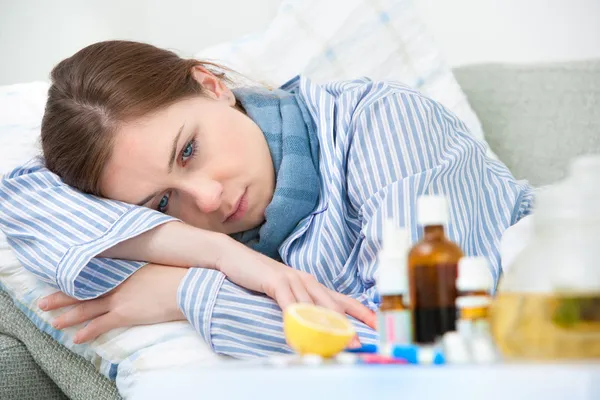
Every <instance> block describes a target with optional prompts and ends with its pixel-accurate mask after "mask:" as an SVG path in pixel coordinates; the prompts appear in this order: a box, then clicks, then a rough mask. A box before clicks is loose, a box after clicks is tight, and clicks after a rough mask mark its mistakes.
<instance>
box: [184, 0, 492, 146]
mask: <svg viewBox="0 0 600 400" xmlns="http://www.w3.org/2000/svg"><path fill="white" fill-rule="evenodd" d="M196 57H197V58H199V59H205V60H213V61H216V62H218V63H221V64H223V65H225V66H228V67H230V68H232V69H234V70H235V71H237V72H240V73H241V74H243V75H244V76H245V77H247V78H250V79H252V80H256V81H259V82H262V83H267V84H271V85H273V86H280V85H282V84H283V83H285V82H286V81H287V80H289V79H291V78H292V77H294V76H295V75H298V74H303V75H306V76H308V77H310V78H311V79H313V80H315V81H317V82H323V81H331V80H344V79H354V78H357V77H361V76H366V77H369V78H371V79H373V80H396V81H401V82H403V83H405V84H407V85H409V86H411V87H413V88H415V89H417V90H419V91H421V92H422V93H424V94H425V95H427V96H429V97H431V98H433V99H435V100H437V101H439V102H440V103H442V104H444V105H445V106H446V107H448V108H449V109H450V110H452V111H453V112H454V113H455V114H456V115H458V117H459V118H461V119H462V120H463V121H464V122H465V123H466V124H467V126H468V127H469V129H470V130H471V133H472V134H473V136H475V137H476V138H478V139H481V140H484V135H483V131H482V129H481V123H480V122H479V119H478V118H477V116H476V115H475V113H474V112H473V110H472V109H471V106H470V105H469V103H468V102H467V99H466V96H465V95H464V93H463V92H462V90H461V88H460V86H459V85H458V83H457V81H456V79H455V78H454V76H453V75H452V72H451V70H450V68H449V67H448V65H446V63H445V61H444V60H443V57H442V56H441V54H440V51H439V50H438V48H437V47H436V45H435V44H434V42H433V39H432V37H431V36H430V34H429V32H427V30H426V29H425V26H424V23H423V22H422V21H421V19H420V17H419V15H418V13H417V11H416V9H415V7H414V5H413V3H412V1H411V0H379V1H368V0H343V1H341V0H340V1H321V0H306V1H301V0H287V1H284V3H283V4H282V6H281V8H280V9H279V11H278V13H277V15H276V17H275V19H274V20H273V22H272V23H271V25H270V26H269V28H268V29H267V30H266V31H265V32H264V33H262V34H258V35H251V36H246V37H244V38H242V39H239V40H235V41H233V42H229V43H224V44H220V45H217V46H214V47H211V48H208V49H205V50H203V51H201V52H199V53H197V54H196Z"/></svg>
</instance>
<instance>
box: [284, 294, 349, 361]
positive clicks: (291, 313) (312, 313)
mask: <svg viewBox="0 0 600 400" xmlns="http://www.w3.org/2000/svg"><path fill="white" fill-rule="evenodd" d="M283 331H284V333H285V337H286V340H287V342H288V344H289V345H290V346H291V347H292V348H293V349H294V350H296V351H297V352H298V353H300V354H317V355H320V356H321V357H332V356H334V355H336V354H337V353H339V352H340V351H342V350H344V349H345V348H346V346H348V344H349V343H350V341H351V340H352V338H353V337H354V336H355V335H356V332H355V331H354V327H353V326H352V324H351V323H350V321H348V318H346V317H345V316H343V315H341V314H338V313H337V312H335V311H331V310H328V309H326V308H323V307H319V306H315V305H312V304H301V303H297V304H293V305H291V306H289V307H288V308H287V309H286V310H285V312H284V314H283Z"/></svg>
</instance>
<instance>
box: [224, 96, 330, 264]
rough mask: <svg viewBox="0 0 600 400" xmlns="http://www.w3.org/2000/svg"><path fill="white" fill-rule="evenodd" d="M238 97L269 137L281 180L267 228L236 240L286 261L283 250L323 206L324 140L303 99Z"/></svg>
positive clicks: (269, 209) (277, 182)
mask: <svg viewBox="0 0 600 400" xmlns="http://www.w3.org/2000/svg"><path fill="white" fill-rule="evenodd" d="M233 92H234V94H235V96H236V99H237V100H238V101H239V102H240V103H241V105H242V106H243V107H244V109H245V110H246V114H247V115H248V117H250V118H251V119H252V120H253V121H254V122H255V123H256V124H257V125H258V126H259V127H260V129H261V130H262V131H263V134H264V135H265V138H266V139H267V143H268V145H269V150H270V152H271V158H272V159H273V166H274V167H275V177H276V178H275V192H274V194H273V200H272V201H271V203H269V205H268V206H267V208H266V210H265V222H264V223H263V224H262V225H261V226H259V227H257V228H255V229H252V230H249V231H245V232H242V233H238V234H235V235H232V236H233V237H234V238H235V239H236V240H238V241H240V242H242V243H244V244H246V245H247V246H249V247H251V248H252V249H254V250H256V251H258V252H260V253H262V254H264V255H266V256H268V257H271V258H274V259H276V260H280V259H281V257H280V255H279V250H278V249H279V246H280V245H281V243H282V242H283V241H284V240H285V239H286V238H287V237H288V236H289V235H290V234H291V233H292V231H293V230H294V228H295V227H296V226H297V225H298V222H300V220H301V219H302V218H304V217H306V216H307V215H308V214H310V212H311V211H313V210H314V208H315V206H316V204H317V200H318V197H319V173H318V171H319V155H318V151H319V140H318V138H317V135H316V132H315V126H314V123H313V121H312V118H311V116H310V114H309V111H308V109H307V108H306V105H305V104H304V102H303V100H302V99H300V98H299V96H298V95H297V94H295V93H292V92H286V91H283V90H279V89H277V90H268V89H266V88H262V87H246V88H239V89H234V90H233Z"/></svg>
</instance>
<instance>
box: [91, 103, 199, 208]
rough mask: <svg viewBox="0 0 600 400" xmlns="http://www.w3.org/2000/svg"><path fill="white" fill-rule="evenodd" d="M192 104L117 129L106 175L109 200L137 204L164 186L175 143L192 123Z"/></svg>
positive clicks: (104, 178)
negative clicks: (182, 126)
mask: <svg viewBox="0 0 600 400" xmlns="http://www.w3.org/2000/svg"><path fill="white" fill-rule="evenodd" d="M190 103H191V102H190V101H187V100H186V101H182V102H178V103H175V104H173V105H171V106H170V107H167V108H165V109H163V110H160V111H158V112H156V113H153V114H152V115H148V116H145V117H143V118H139V119H137V120H133V121H130V122H127V123H124V124H122V125H121V126H120V127H119V129H117V132H116V133H115V140H114V144H113V149H112V154H111V157H110V159H109V160H108V162H107V164H106V167H105V169H104V171H103V174H102V188H103V192H104V194H105V195H106V196H107V197H109V198H112V199H116V200H121V201H126V202H128V203H137V202H138V201H140V200H141V199H142V198H143V197H145V196H147V195H149V194H150V193H152V192H153V191H156V190H157V188H159V187H160V186H162V185H163V184H164V181H165V180H166V178H167V176H168V172H167V171H168V163H169V158H170V155H171V149H172V146H173V140H174V138H175V137H176V135H177V133H178V132H179V129H180V128H181V125H182V124H184V123H186V124H187V123H191V121H188V120H189V115H190V108H191V107H192V106H193V104H190Z"/></svg>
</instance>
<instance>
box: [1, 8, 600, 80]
mask: <svg viewBox="0 0 600 400" xmlns="http://www.w3.org/2000/svg"><path fill="white" fill-rule="evenodd" d="M326 1H343V0H326ZM280 3H281V0H252V1H238V0H219V1H206V0H204V1H193V0H171V1H168V2H167V1H159V0H148V1H144V0H130V1H118V0H87V1H80V0H54V1H41V0H37V1H36V0H19V1H16V0H0V54H1V55H2V56H1V59H2V62H1V63H0V85H4V84H10V83H19V82H28V81H32V80H46V79H47V77H48V74H49V72H50V70H51V68H52V66H54V65H55V64H56V63H58V62H59V61H60V60H61V59H63V58H65V57H68V56H69V55H71V54H73V53H74V52H76V51H77V50H79V49H80V48H82V47H84V46H86V45H88V44H90V43H93V42H97V41H101V40H107V39H129V40H138V41H144V42H150V43H152V44H154V45H157V46H161V47H166V48H169V49H172V50H176V51H177V52H178V53H180V54H181V55H184V56H191V55H193V54H194V53H196V52H198V51H200V50H202V49H203V48H205V47H207V46H210V45H214V44H217V43H221V42H224V41H228V40H231V39H234V38H237V37H240V36H242V35H245V34H250V33H255V32H260V31H262V30H264V29H265V28H266V27H267V26H268V25H269V22H270V21H271V20H272V18H273V17H274V15H275V13H276V11H277V8H278V7H279V5H280ZM415 3H416V5H417V7H418V9H419V11H420V13H421V16H422V18H423V19H424V21H425V23H426V25H427V27H428V28H429V30H430V32H431V33H432V35H433V37H434V39H435V40H436V42H437V44H438V46H439V47H440V48H441V50H442V52H443V53H444V55H445V57H446V60H447V61H448V62H449V64H450V65H451V66H460V65H467V64H474V63H481V62H517V63H525V62H543V61H565V60H580V59H589V58H599V57H600V1H599V0H452V1H449V0H417V1H415Z"/></svg>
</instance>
